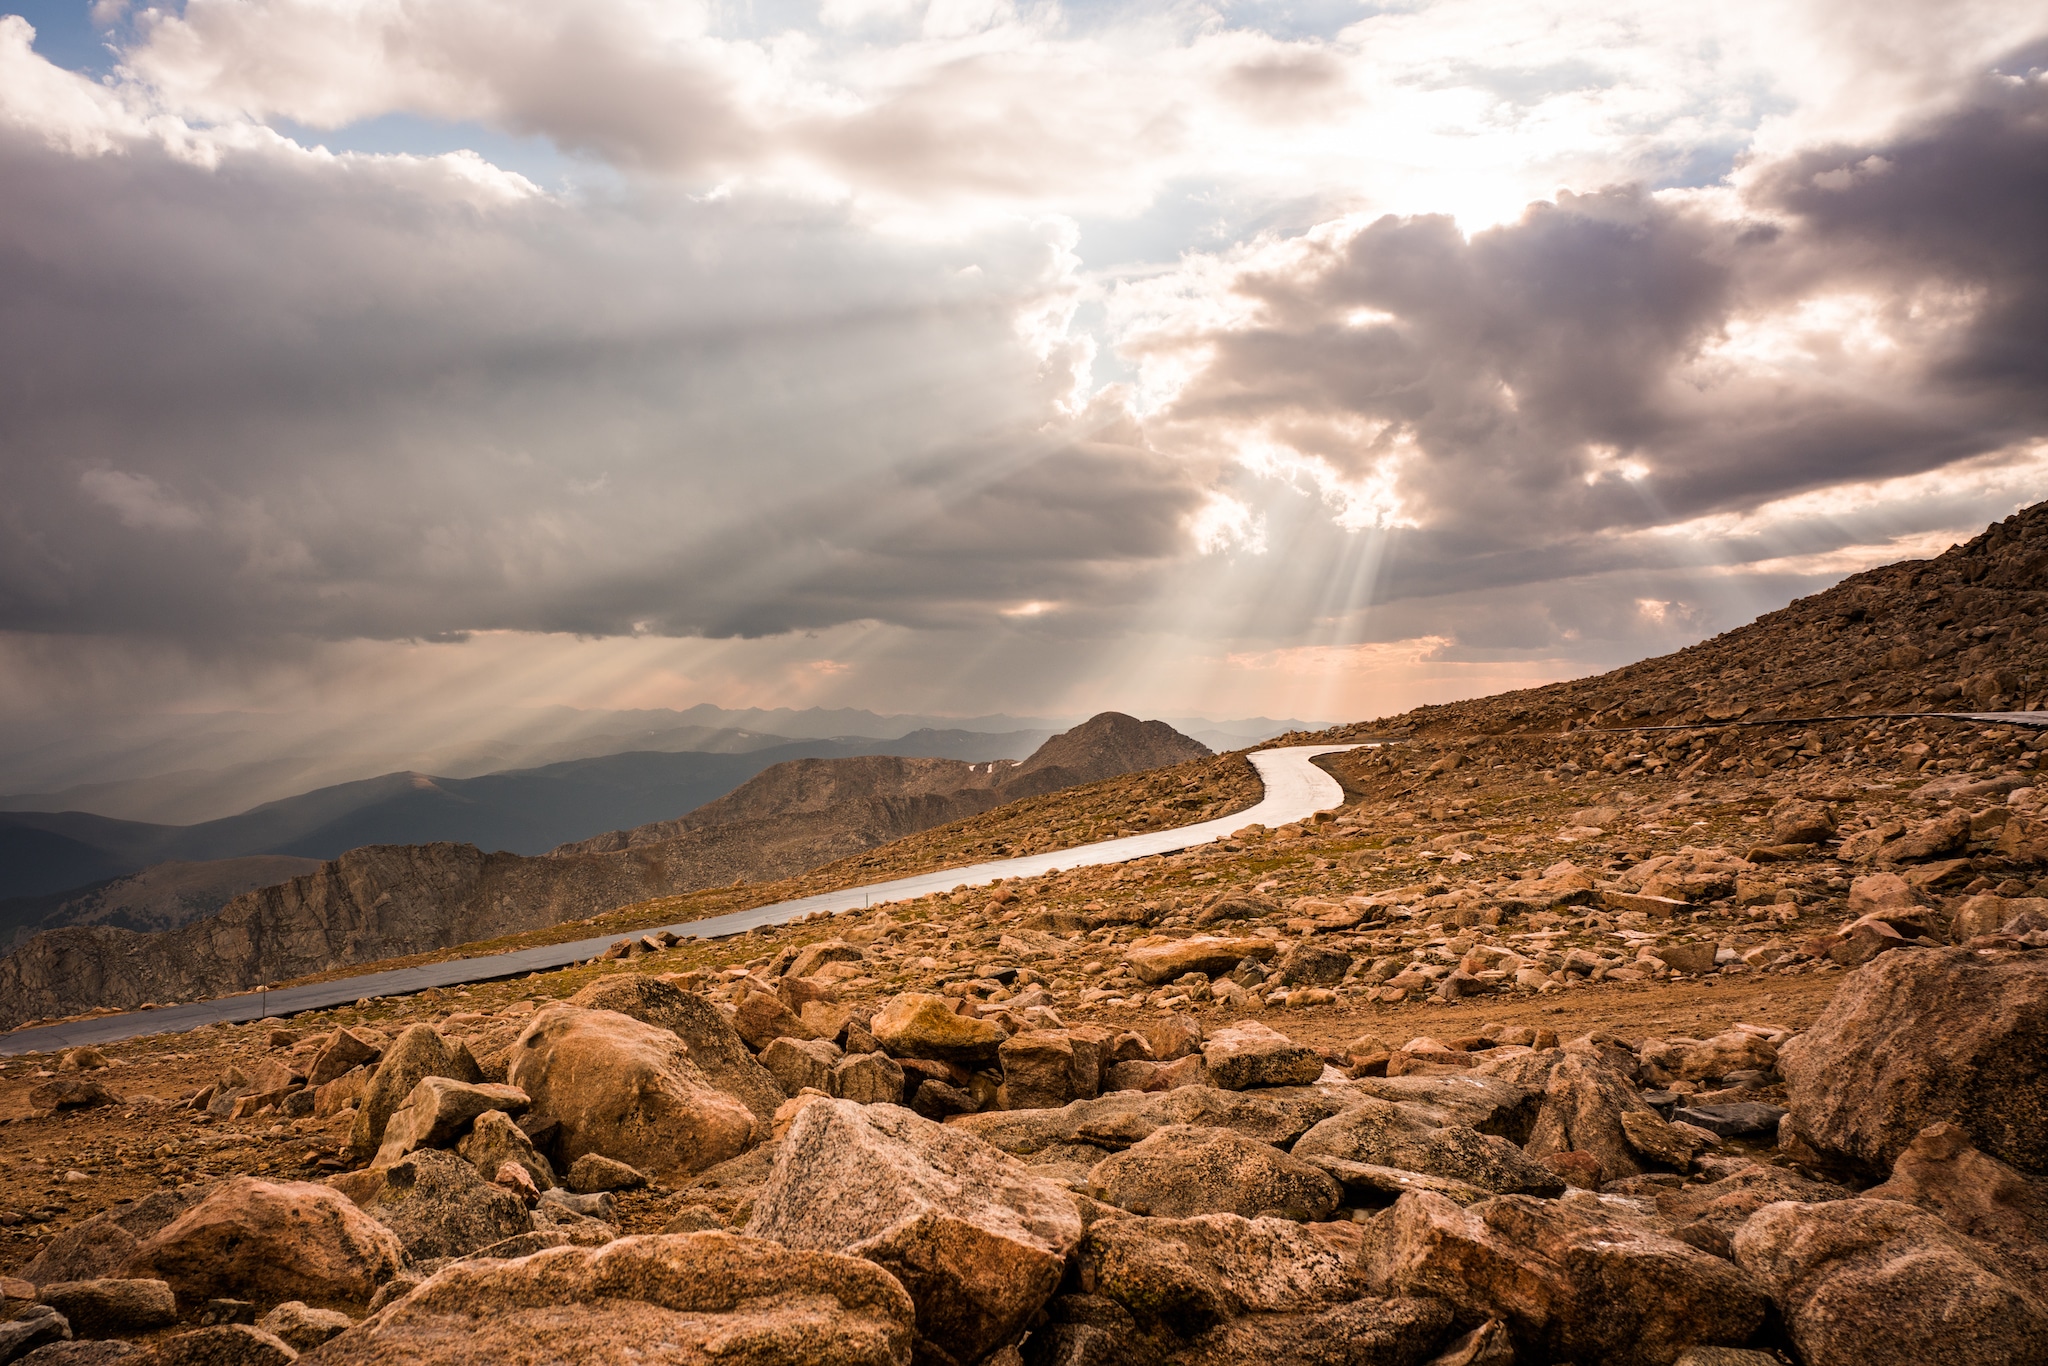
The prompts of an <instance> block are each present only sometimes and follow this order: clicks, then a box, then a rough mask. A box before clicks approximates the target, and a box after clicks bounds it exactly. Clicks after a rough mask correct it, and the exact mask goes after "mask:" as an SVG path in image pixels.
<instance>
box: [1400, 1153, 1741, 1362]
mask: <svg viewBox="0 0 2048 1366" xmlns="http://www.w3.org/2000/svg"><path fill="white" fill-rule="evenodd" d="M1360 1266H1361V1267H1362V1268H1363V1270H1364V1272H1365V1275H1366V1277H1367V1279H1368V1280H1369V1281H1370V1282H1371V1284H1372V1285H1373V1287H1374V1288H1375V1289H1376V1290H1378V1291H1380V1292H1381V1293H1385V1294H1408V1295H1425V1296H1433V1297H1436V1298H1439V1299H1443V1300H1447V1301H1449V1302H1450V1303H1451V1304H1452V1305H1453V1306H1454V1307H1455V1308H1456V1310H1457V1312H1458V1315H1459V1318H1460V1319H1461V1321H1465V1322H1477V1321H1479V1320H1483V1319H1488V1318H1497V1319H1499V1320H1501V1321H1502V1322H1503V1323H1505V1324H1506V1325H1507V1326H1508V1332H1509V1334H1510V1336H1511V1337H1512V1338H1513V1340H1514V1343H1515V1349H1516V1352H1517V1355H1518V1358H1519V1357H1521V1356H1527V1357H1529V1358H1532V1359H1534V1360H1594V1361H1600V1362H1603V1363H1612V1366H1669V1363H1671V1362H1674V1361H1675V1360H1676V1359H1677V1358H1678V1356H1679V1354H1680V1353H1681V1352H1683V1351H1684V1350H1685V1349H1686V1348H1688V1347H1691V1346H1693V1345H1695V1344H1725V1345H1740V1344H1742V1343H1744V1342H1746V1341H1747V1340H1748V1339H1749V1337H1750V1335H1751V1334H1753V1333H1755V1332H1756V1330H1757V1329H1758V1328H1760V1327H1761V1326H1762V1325H1763V1322H1764V1317H1765V1314H1766V1312H1767V1309H1768V1305H1767V1304H1766V1302H1765V1299H1764V1296H1763V1295H1762V1293H1761V1292H1760V1291H1759V1290H1758V1288H1757V1286H1756V1285H1755V1284H1754V1283H1752V1282H1751V1280H1750V1279H1749V1278H1748V1277H1747V1276H1745V1275H1744V1274H1743V1273H1742V1272H1740V1271H1738V1270H1737V1269H1736V1268H1735V1267H1733V1266H1730V1265H1729V1264H1728V1263H1727V1262H1725V1261H1722V1260H1721V1259H1720V1258H1718V1257H1711V1256H1708V1255H1707V1254H1706V1253H1704V1252H1700V1251H1698V1250H1696V1249H1694V1248H1692V1247H1689V1246H1687V1245H1686V1244H1684V1243H1681V1242H1679V1241H1677V1240H1676V1239H1673V1238H1669V1237H1666V1236H1665V1235H1663V1234H1661V1233H1657V1232H1655V1231H1653V1230H1652V1229H1650V1228H1649V1227H1647V1226H1646V1225H1643V1224H1639V1223H1636V1222H1634V1221H1632V1220H1628V1219H1624V1218H1622V1217H1621V1216H1619V1215H1617V1214H1613V1213H1610V1212H1608V1211H1607V1210H1605V1209H1603V1208H1602V1207H1601V1206H1600V1205H1598V1204H1597V1203H1593V1204H1588V1205H1577V1204H1574V1203H1571V1202H1567V1201H1543V1200H1536V1199H1532V1198H1530V1197H1528V1196H1524V1195H1502V1196H1496V1197H1494V1198H1493V1199H1491V1200H1484V1201H1481V1202H1480V1203H1478V1204H1476V1205H1473V1206H1471V1207H1469V1208H1460V1207H1459V1206H1458V1205H1456V1204H1455V1203H1453V1202H1452V1201H1450V1200H1446V1199H1444V1198H1443V1197H1442V1196H1439V1195H1433V1194H1429V1193H1427V1192H1418V1193H1415V1194H1410V1195H1404V1196H1402V1197H1401V1198H1400V1199H1399V1200H1397V1201H1395V1202H1394V1204H1393V1206H1392V1208H1390V1209H1388V1210H1387V1211H1385V1212H1384V1213H1382V1214H1381V1215H1380V1216H1379V1217H1378V1218H1376V1219H1374V1220H1373V1221H1372V1223H1370V1224H1368V1225H1367V1226H1366V1229H1365V1245H1364V1248H1363V1249H1362V1251H1361V1254H1360Z"/></svg>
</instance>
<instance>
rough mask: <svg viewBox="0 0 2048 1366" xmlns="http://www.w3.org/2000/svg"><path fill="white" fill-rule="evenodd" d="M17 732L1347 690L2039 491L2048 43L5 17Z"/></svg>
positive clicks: (635, 18)
mask: <svg viewBox="0 0 2048 1366" xmlns="http://www.w3.org/2000/svg"><path fill="white" fill-rule="evenodd" d="M0 15H4V16H5V17H0V479H4V482H5V487H6V490H7V492H6V496H5V497H4V498H0V718H4V720H5V721H6V722H7V723H9V724H10V725H12V726H13V727H15V728H16V730H17V731H19V730H22V729H23V728H26V729H27V730H29V731H35V730H37V729H42V730H45V731H47V732H48V733H50V734H57V733H60V732H63V733H75V732H81V731H90V730H92V729H93V728H94V727H105V726H111V725H115V724H117V723H123V722H125V721H130V720H132V719H133V718H135V717H138V716H146V715H157V714H175V715H200V714H209V713H214V712H237V711H240V712H250V713H264V714H267V715H300V714H303V715H307V716H314V715H319V716H324V717H328V718H332V717H334V716H338V715H355V714H365V715H367V714H373V713H374V714H378V715H386V714H391V715H407V716H411V717H413V718H415V719H416V720H418V721H419V722H420V723H421V724H423V725H428V726H434V725H442V724H455V723H457V722H463V723H466V724H475V722H476V718H478V717H488V716H492V715H496V714H499V713H503V712H508V711H510V710H514V709H518V708H531V707H538V706H558V705H567V706H576V707H589V708H660V707H687V706H690V705H693V704H696V703H700V702H710V703H715V704H718V705H721V706H728V707H746V706H763V707H775V706H794V707H805V706H813V705H821V706H852V707H867V708H871V709H874V710H877V711H883V712H913V711H914V712H921V713H933V714H940V715H945V714H970V713H974V714H980V713H994V712H1009V713H1016V714H1030V715H1046V716H1057V715H1087V714H1089V713H1092V712H1094V711H1097V710H1101V709H1104V708H1116V709H1119V710H1124V711H1130V712H1134V713H1138V714H1141V715H1178V716H1187V715H1207V716H1217V717H1228V716H1241V715H1249V714H1264V715H1271V716H1302V717H1314V718H1318V719H1322V720H1331V721H1341V720H1350V719H1354V718H1362V717H1371V716H1379V715H1385V714H1390V713H1393V712H1395V711H1399V710H1402V709H1405V708H1407V707H1410V706H1413V705H1416V704H1418V703H1421V702H1427V701H1436V700H1444V699H1448V698H1452V697H1462V696H1471V695H1476V694H1481V693H1486V692H1492V691H1498V690H1501V689H1505V688H1512V687H1519V686H1525V685H1529V684H1533V683H1541V682H1547V681H1552V680H1555V679H1559V678H1568V677H1574V676H1579V675H1583V674H1586V673H1590V672H1596V671H1599V670H1602V669H1605V668H1609V667H1612V666H1614V665H1617V664H1620V663H1623V662H1626V661H1629V660H1632V659H1637V658H1642V657H1645V656H1648V655H1654V654H1659V653H1663V652H1666V651H1668V650H1671V649H1675V648H1678V647H1680V646H1682V645H1685V644H1688V643H1691V642H1693V641H1696V640H1699V639H1703V638H1705V637H1707V636H1711V635H1713V634H1715V633H1717V632H1719V631H1722V630H1726V629H1728V628H1730V627H1732V626H1735V625H1738V624H1740V623H1742V622H1744V621H1746V620H1749V619H1750V618H1752V617H1754V616H1755V615H1757V614H1758V613H1760V612H1763V611H1768V610H1771V609H1773V608H1775V607H1778V606H1781V605H1783V604H1784V603H1785V602H1786V601H1788V600H1790V599H1791V598H1793V597H1797V596H1800V595H1802V594H1805V593H1809V592H1813V591H1817V590H1818V589H1820V588H1822V587H1825V586H1826V585H1827V584H1829V583H1831V582H1833V581H1835V580H1836V579H1838V578H1840V577H1841V576H1843V575H1845V574H1847V573H1851V572H1854V571H1856V570H1858V569H1862V568H1866V567H1869V566H1872V565H1875V564H1880V563H1885V562H1889V561H1892V560H1897V559H1901V558H1908V557H1916V556H1923V555H1928V554H1933V553H1938V552H1939V551H1941V550H1942V549H1944V548H1945V547H1947V546H1948V545H1949V544H1951V543H1953V542H1954V541H1957V540H1960V539H1965V538H1967V537H1968V536H1970V535H1972V534H1974V533H1975V532H1977V531H1979V530H1981V529H1982V528H1983V526H1984V525H1985V524H1986V523H1988V522H1990V521H1993V520H1996V519H1997V518H2000V517H2002V516H2005V515H2007V514H2009V513H2010V512H2012V511H2013V510H2014V509H2016V508H2018V507H2020V506H2024V505H2026V504H2028V503H2031V502H2033V501H2036V500H2038V499H2040V498H2042V497H2043V496H2048V72H2044V67H2048V18H2044V16H2043V12H2042V11H2041V9H2040V7H2039V5H2038V4H2037V3H2024V2H2020V3H2013V2H2009V0H1951V2H1950V3H1945V4H1942V5H1938V6H1937V5H1934V4H1931V3H1918V4H1912V3H1903V4H1902V3H1889V4H1888V3H1884V2H1883V0H1858V2H1857V3H1854V4H1851V3H1847V2H1846V0H1770V3H1763V0H1724V3H1720V4H1715V5H1709V6H1702V5H1699V4H1696V3H1690V2H1688V3H1678V2H1677V0H1569V3H1566V2H1565V0H1514V3H1505V2H1504V0H1400V2H1399V3H1389V4H1368V3H1356V2H1355V0H1241V2H1236V3H1233V2H1231V0H1209V2H1207V3H1196V2H1195V0H1150V2H1140V0H1075V2H1074V3H1067V4H1062V3H1056V2H1055V0H516V3H515V2H514V0H402V2H401V0H184V3H183V4H176V3H172V4H166V5H161V6H155V7H144V6H140V5H135V4H130V3H127V2H126V0H92V3H74V2H73V0H32V2H31V3H24V2H23V0H0Z"/></svg>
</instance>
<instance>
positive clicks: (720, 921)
mask: <svg viewBox="0 0 2048 1366" xmlns="http://www.w3.org/2000/svg"><path fill="white" fill-rule="evenodd" d="M1356 748H1358V746H1356V745H1296V746H1291V747H1289V748H1286V749H1262V750H1260V751H1258V752H1257V753H1255V754H1252V755H1250V756H1249V757H1250V759H1251V761H1252V766H1253V767H1255V768H1256V769H1258V771H1259V777H1260V779H1261V780H1262V781H1263V782H1264V783H1265V785H1266V795H1265V797H1264V798H1263V799H1261V801H1260V802H1259V804H1258V805H1257V806H1254V807H1253V808H1252V809H1251V810H1249V811H1240V812H1238V813H1237V814H1236V815H1234V816H1225V817H1223V818H1222V819H1221V820H1213V821H1204V822H1202V823H1201V824H1200V825H1183V826H1180V827H1178V828H1176V829H1172V830H1154V831H1149V832H1147V833H1146V834H1143V835H1130V836H1127V837H1125V838H1123V839H1116V840H1104V841H1102V842H1101V843H1099V844H1083V845H1080V846H1078V847H1076V848H1073V849H1061V850H1056V851H1054V852H1051V853H1045V854H1032V855H1030V856H1028V857H1026V858H1013V859H1002V860H999V861H997V862H994V863H975V864H970V865H968V866H966V867H964V868H947V869H942V870H940V871H939V872H936V873H921V874H919V875H918V876H916V877H900V878H896V879H894V880H893V881H889V882H876V883H871V884H869V885H868V886H865V887H848V888H844V889H842V890H840V891H836V892H822V893H820V894H818V895H817V896H807V897H802V898H799V899H798V900H795V901H778V902H776V903H775V904H774V905H772V906H756V907H754V908H753V909H752V910H748V911H734V912H733V913H732V914H730V915H720V916H713V917H711V918H710V919H708V920H691V921H686V922H684V923H682V924H677V925H669V926H666V927H664V928H667V929H669V930H671V931H673V932H674V933H676V934H694V935H697V936H698V937H699V938H704V939H715V938H720V937H723V936H725V935H732V934H741V933H744V932H745V931H747V930H750V929H753V928H754V927H755V926H756V925H779V924H782V923H784V922H786V921H790V920H795V919H798V918H800V917H802V916H806V915H810V914H811V913H812V912H814V911H844V910H849V909H852V908H855V907H860V906H868V905H880V904H881V903H883V902H886V901H909V900H912V899H914V898H916V897H921V896H924V895H925V894H927V893H929V892H949V891H951V890H953V889H954V888H955V887H959V886H961V885H963V884H964V885H966V886H970V887H981V886H986V885H987V884H989V883H991V882H996V881H1000V880H1001V879H1004V878H1013V877H1037V876H1038V875H1039V874H1041V873H1046V872H1051V871H1052V870H1054V869H1057V868H1082V867H1092V866H1095V865H1099V864H1106V863H1128V862H1130V861H1131V860H1132V859H1138V858H1145V857H1147V856H1149V855H1152V854H1171V853H1175V852H1177V851H1179V850H1182V849H1191V848H1193V847H1194V846H1196V845H1198V844H1208V843H1211V842H1213V841H1215V840H1220V839H1223V838H1225V837H1226V836H1228V835H1229V834H1230V833H1231V832H1232V831H1236V830H1242V829H1243V828H1244V827H1245V826H1247V825H1255V824H1256V825H1264V826H1267V827H1269V828H1270V827H1272V826H1278V825H1285V824H1287V823H1288V822H1289V821H1297V820H1300V819H1301V818H1302V817H1304V816H1308V815H1313V814H1314V813H1315V812H1318V811H1327V810H1329V809H1330V808H1331V807H1334V806H1341V805H1342V804H1343V802H1344V789H1343V788H1342V787H1340V786H1338V784H1337V780H1336V779H1335V778H1332V777H1331V776H1330V775H1329V774H1327V773H1325V772H1323V771H1322V770H1321V769H1319V768H1317V767H1316V766H1315V765H1314V764H1312V763H1310V762H1309V760H1311V759H1313V758H1315V756H1317V755H1318V754H1337V753H1341V752H1343V751H1344V750H1348V749H1356ZM654 932H655V931H653V930H644V931H641V933H644V934H652V933H654ZM618 939H619V936H618V935H617V934H607V935H604V936H601V937H599V938H596V939H577V940H572V941H570V942H568V943H565V944H548V945H544V946H542V947H540V948H534V949H519V950H517V951H515V952H512V953H494V954H487V955H483V956H481V957H477V958H457V959H453V960H451V961H449V962H445V963H428V964H425V965H423V966H421V967H416V968H396V969H394V970H392V971H390V972H372V973H365V974H364V975H362V976H360V977H343V978H338V979H336V980H334V981H331V982H314V983H310V984H308V985H306V986H297V987H286V988H284V989H283V990H281V991H271V992H243V993H241V994H240V995H236V996H222V997H219V998H217V999H215V1000H211V1001H194V1002H192V1003H191V1004H189V1005H179V1006H167V1007H165V1008H164V1009H162V1010H147V1011H143V1010H136V1011H129V1012H128V1013H126V1014H122V1015H100V1016H96V1017H94V1018H92V1019H88V1020H74V1021H72V1022H70V1023H68V1024H61V1025H44V1026H42V1027H41V1028H38V1029H18V1030H16V1031H15V1032H14V1033H12V1034H6V1035H0V1056H4V1055H8V1054H14V1053H30V1052H42V1051H48V1050H54V1049H59V1048H72V1047H75V1046H77V1045H79V1044H88V1043H90V1044H108V1043H118V1042H120V1041H121V1040H122V1039H132V1038H136V1037H138V1036H139V1035H143V1034H176V1033H181V1032H183V1031H185V1030H188V1029H197V1028H199V1027H200V1026H201V1025H209V1024H214V1023H217V1022H219V1021H222V1020H227V1021H231V1022H234V1023H240V1022H242V1021H244V1020H256V1019H262V1018H264V1017H266V1016H277V1015H290V1014H294V1013H296V1012H298V1011H301V1010H320V1009H324V1008H325V1007H328V1006H337V1005H345V1004H347V1003H348V1002H350V1001H356V1000H360V999H361V998H363V997H365V996H409V995H411V994H412V993H414V992H416V991H424V990H425V989H426V988H428V987H449V986H459V985H461V984H463V983H465V982H489V981H494V980H496V979H498V978H503V977H518V976H522V975H524V974H526V973H529V972H537V971H541V970H543V969H548V968H561V967H567V966H569V965H570V964H572V963H580V962H582V961H583V960H584V959H586V958H595V957H596V956H597V955H598V954H600V953H603V952H604V951H605V950H606V949H607V948H609V947H611V945H613V944H615V943H617V942H618Z"/></svg>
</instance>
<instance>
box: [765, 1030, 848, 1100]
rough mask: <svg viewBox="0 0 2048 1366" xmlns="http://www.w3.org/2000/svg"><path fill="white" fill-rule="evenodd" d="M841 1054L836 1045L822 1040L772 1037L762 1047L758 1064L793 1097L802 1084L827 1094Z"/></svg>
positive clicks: (802, 1086) (801, 1087)
mask: <svg viewBox="0 0 2048 1366" xmlns="http://www.w3.org/2000/svg"><path fill="white" fill-rule="evenodd" d="M841 1056H842V1055H841V1054H840V1051H839V1045H838V1044H835V1043H829V1042H827V1041H826V1040H824V1039H787V1038H785V1039H775V1040H773V1041H771V1042H770V1043H769V1045H768V1046H767V1047H766V1048H764V1049H762V1050H761V1066H763V1067H764V1068H766V1069H767V1070H768V1074H769V1075H770V1076H772V1077H774V1078H775V1083H776V1085H778V1086H780V1087H781V1088H782V1089H783V1090H784V1091H785V1092H787V1093H788V1094H790V1095H792V1096H793V1095H796V1094H797V1093H798V1092H800V1091H802V1090H803V1089H804V1088H805V1087H809V1088H810V1089H812V1090H814V1091H825V1092H828V1093H829V1092H830V1091H831V1089H832V1069H833V1067H834V1066H835V1065H837V1064H838V1062H839V1059H840V1057H841Z"/></svg>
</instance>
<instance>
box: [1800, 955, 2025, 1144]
mask: <svg viewBox="0 0 2048 1366" xmlns="http://www.w3.org/2000/svg"><path fill="white" fill-rule="evenodd" d="M2044 1056H2048V958H2044V957H2043V956H2042V955H2040V954H2037V953H2036V954H2020V955H2014V956H2010V957H1984V956H1980V955H1978V954H1977V953H1974V952H1972V951H1971V950H1968V949H1902V950H1895V951H1894V952H1891V953H1887V954H1884V955H1883V956H1881V957H1879V958H1877V959H1875V960H1873V961H1872V962H1870V963H1869V964H1867V965H1865V966H1864V967H1861V968H1858V969H1857V970H1856V971H1855V972H1854V973H1853V974H1851V975H1850V976H1849V977H1848V978H1847V979H1846V980H1844V981H1843V983H1842V985H1841V986H1840V987H1839V988H1838V989H1837V990H1836V992H1835V995H1834V999H1833V1000H1831V1001H1830V1002H1829V1003H1828V1008H1827V1010H1826V1011H1825V1012H1824V1013H1823V1014H1822V1015H1821V1017H1820V1019H1819V1020H1817V1021H1816V1022H1815V1023H1814V1025H1813V1028H1811V1029H1809V1030H1808V1031H1806V1033H1804V1034H1802V1035H1801V1036H1799V1037H1798V1038H1797V1039H1794V1040H1793V1041H1791V1042H1790V1043H1789V1044H1787V1045H1786V1046H1785V1048H1784V1049H1783V1050H1782V1053H1781V1055H1780V1059H1779V1066H1780V1068H1781V1069H1782V1070H1783V1072H1784V1074H1785V1079H1786V1081H1787V1083H1788V1085H1789V1088H1790V1096H1791V1099H1790V1102H1789V1103H1790V1106H1791V1109H1792V1115H1793V1121H1794V1123H1795V1124H1796V1125H1797V1127H1798V1129H1799V1132H1800V1134H1801V1135H1802V1136H1803V1137H1804V1138H1805V1139H1806V1140H1807V1141H1808V1142H1809V1143H1812V1144H1813V1145H1814V1146H1815V1147H1817V1148H1819V1149H1821V1150H1822V1151H1824V1152H1828V1153H1832V1154H1835V1155H1837V1156H1839V1157H1841V1158H1843V1159H1845V1160H1847V1161H1849V1162H1852V1163H1854V1164H1855V1165H1856V1166H1858V1167H1860V1168H1861V1169H1863V1170H1864V1171H1865V1172H1867V1173H1869V1174H1870V1175H1871V1176H1873V1177H1876V1176H1882V1175H1884V1174H1885V1173H1887V1172H1889V1171H1890V1169H1891V1166H1892V1164H1893V1163H1894V1162H1895V1161H1897V1160H1898V1158H1899V1156H1900V1154H1902V1153H1903V1152H1905V1150H1906V1147H1907V1145H1908V1144H1910V1143H1911V1142H1912V1141H1913V1139H1914V1136H1915V1135H1917V1134H1918V1133H1919V1132H1920V1131H1921V1130H1922V1129H1924V1128H1926V1127H1927V1126H1928V1125H1930V1124H1936V1123H1949V1124H1955V1125H1957V1126H1959V1127H1960V1128H1961V1129H1962V1130H1963V1131H1964V1132H1965V1133H1967V1134H1968V1135H1969V1136H1970V1140H1971V1142H1972V1143H1973V1144H1974V1145H1975V1146H1976V1147H1978V1148H1979V1149H1981V1150H1982V1151H1984V1152H1986V1153H1989V1154H1991V1155H1992V1156H1993V1157H1996V1158H1998V1159H1999V1160H2001V1161H2003V1162H2007V1163H2009V1164H2011V1165H2012V1166H2015V1167H2018V1168H2020V1169H2022V1170H2024V1171H2030V1172H2048V1071H2044V1070H2043V1069H2042V1067H2041V1059H2042V1058H2043V1057H2044Z"/></svg>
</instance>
